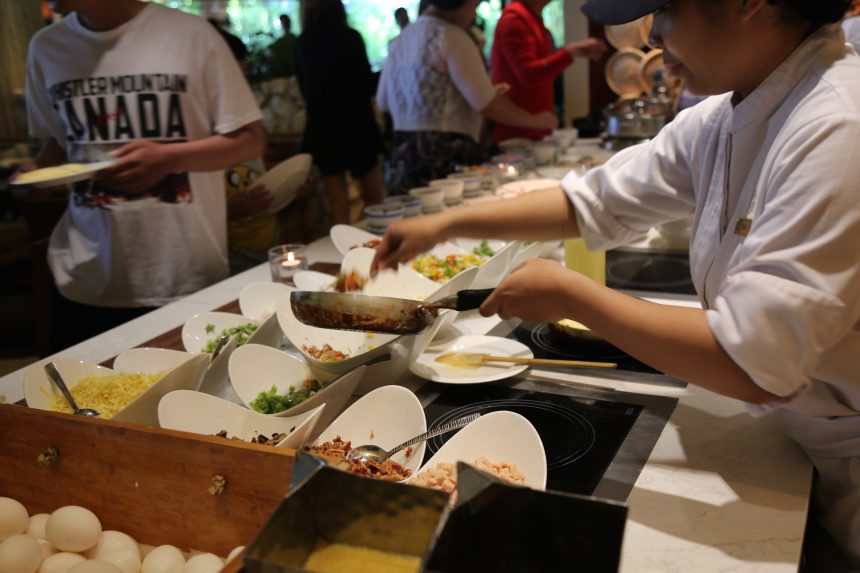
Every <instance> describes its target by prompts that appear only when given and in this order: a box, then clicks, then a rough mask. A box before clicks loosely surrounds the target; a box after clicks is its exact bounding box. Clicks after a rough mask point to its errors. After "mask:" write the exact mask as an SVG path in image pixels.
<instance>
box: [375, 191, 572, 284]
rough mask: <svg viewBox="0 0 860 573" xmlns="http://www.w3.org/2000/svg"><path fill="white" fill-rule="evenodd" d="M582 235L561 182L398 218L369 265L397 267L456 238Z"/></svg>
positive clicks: (530, 238)
mask: <svg viewBox="0 0 860 573" xmlns="http://www.w3.org/2000/svg"><path fill="white" fill-rule="evenodd" d="M578 236H579V227H578V225H577V223H576V216H575V214H574V207H573V205H572V204H571V202H570V201H569V200H568V199H567V196H566V195H565V193H564V191H562V189H561V188H560V187H553V188H549V189H543V190H539V191H534V192H532V193H529V194H528V195H524V196H522V197H517V198H514V199H505V200H501V201H494V202H493V203H490V204H483V205H472V206H469V207H461V208H459V209H450V210H446V211H443V212H441V213H436V214H434V215H428V216H425V217H418V218H415V219H407V220H402V221H396V222H394V223H392V224H391V225H390V226H389V227H388V231H387V232H386V233H385V236H384V237H383V238H382V242H381V243H380V244H379V246H377V248H376V257H375V258H374V260H373V264H372V266H371V270H372V272H373V273H375V272H376V271H377V270H378V269H385V268H397V264H398V263H402V262H406V261H408V260H410V259H412V258H413V257H416V256H418V255H420V254H421V253H424V252H426V251H428V250H430V249H432V248H433V246H434V245H436V244H437V243H441V242H443V241H446V240H448V239H453V238H457V237H464V238H475V239H511V240H513V239H521V240H526V241H550V240H554V239H563V238H575V237H578Z"/></svg>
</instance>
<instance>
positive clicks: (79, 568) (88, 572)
mask: <svg viewBox="0 0 860 573" xmlns="http://www.w3.org/2000/svg"><path fill="white" fill-rule="evenodd" d="M66 573H122V570H121V569H120V568H119V567H117V566H116V565H112V564H110V563H106V562H104V561H98V560H90V561H84V562H83V563H78V564H77V565H72V567H71V568H70V569H69V570H68V571H67V572H66Z"/></svg>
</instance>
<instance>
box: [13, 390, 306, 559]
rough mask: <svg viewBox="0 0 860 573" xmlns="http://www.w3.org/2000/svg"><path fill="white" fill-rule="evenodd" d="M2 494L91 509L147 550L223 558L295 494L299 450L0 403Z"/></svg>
mask: <svg viewBox="0 0 860 573" xmlns="http://www.w3.org/2000/svg"><path fill="white" fill-rule="evenodd" d="M0 440H2V446H1V447H0V495H2V496H7V497H11V498H13V499H17V500H18V501H20V502H21V503H23V504H24V506H25V507H26V508H27V510H28V511H29V512H30V514H31V515H33V514H36V513H50V512H52V511H54V510H55V509H57V508H59V507H61V506H64V505H81V506H83V507H86V508H88V509H90V510H92V511H93V512H94V513H95V514H96V515H97V516H98V517H99V519H100V520H101V522H102V526H103V528H104V529H106V530H107V529H116V530H119V531H123V532H126V533H128V534H129V535H131V536H132V537H134V538H135V539H136V540H138V541H139V542H141V543H145V544H148V545H161V544H170V545H175V546H177V547H179V548H182V549H186V550H188V549H195V550H201V551H211V552H213V553H215V554H216V555H221V556H222V557H223V556H226V555H227V554H228V553H229V552H230V551H231V550H232V549H233V548H235V547H236V546H238V545H246V544H248V543H249V542H250V541H251V539H252V538H253V537H254V535H255V534H256V533H257V531H258V530H259V529H260V527H261V526H262V525H263V523H264V522H265V520H266V519H267V518H268V516H269V514H271V512H272V511H273V510H274V509H275V508H276V507H277V505H278V503H279V502H280V501H281V499H282V498H283V496H284V494H285V493H286V492H287V490H288V489H289V481H290V475H291V472H292V467H293V461H294V457H295V450H291V449H287V448H273V447H271V446H261V445H257V444H250V443H246V442H240V441H238V440H226V439H223V438H217V437H210V436H198V435H194V434H188V433H184V432H176V431H172V430H164V429H161V428H148V427H145V426H138V425H133V424H125V423H122V422H114V421H111V420H94V419H90V418H82V417H80V416H72V415H70V414H57V413H54V412H47V411H44V410H35V409H30V408H25V407H21V406H15V405H0Z"/></svg>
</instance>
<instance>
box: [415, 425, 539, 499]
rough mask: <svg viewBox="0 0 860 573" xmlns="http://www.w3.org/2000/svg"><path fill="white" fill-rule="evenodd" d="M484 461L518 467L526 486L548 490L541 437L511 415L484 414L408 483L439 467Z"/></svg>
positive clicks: (440, 449) (462, 431) (430, 460)
mask: <svg viewBox="0 0 860 573" xmlns="http://www.w3.org/2000/svg"><path fill="white" fill-rule="evenodd" d="M481 457H487V458H490V459H492V460H493V461H495V462H509V463H512V464H516V466H517V469H518V470H519V471H521V472H523V474H524V475H525V484H524V485H526V486H528V487H530V488H532V489H537V490H543V489H545V488H546V453H545V452H544V449H543V442H542V441H541V439H540V435H539V434H538V432H537V430H536V429H535V427H534V426H533V425H532V424H531V422H529V421H528V420H527V419H525V418H524V417H523V416H521V415H519V414H517V413H514V412H508V411H498V412H490V413H488V414H484V415H482V416H481V417H480V418H478V419H477V420H475V421H474V422H472V423H471V424H469V425H468V426H466V427H465V428H463V429H462V430H459V431H458V432H457V433H456V434H454V435H453V436H452V437H451V438H450V439H449V440H448V441H447V442H445V443H444V444H443V445H442V447H441V448H439V451H437V452H436V453H435V454H434V455H433V457H431V458H430V459H429V460H427V463H426V464H424V465H423V466H421V468H420V469H419V470H418V471H417V472H415V474H413V476H411V477H410V478H409V479H408V480H407V482H409V481H411V480H412V478H414V477H415V475H416V474H419V473H421V472H423V471H424V470H427V469H429V468H433V467H435V466H436V464H439V463H456V462H466V463H468V464H471V463H474V462H475V460H477V459H478V458H481Z"/></svg>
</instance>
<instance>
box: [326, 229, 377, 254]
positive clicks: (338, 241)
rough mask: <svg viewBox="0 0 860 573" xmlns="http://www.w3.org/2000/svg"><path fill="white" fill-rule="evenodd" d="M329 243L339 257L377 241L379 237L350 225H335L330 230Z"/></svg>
mask: <svg viewBox="0 0 860 573" xmlns="http://www.w3.org/2000/svg"><path fill="white" fill-rule="evenodd" d="M330 235H331V242H332V243H334V246H335V248H336V249H337V250H338V252H339V253H340V254H341V255H346V254H347V253H348V252H349V251H350V250H352V249H355V248H358V247H361V246H363V245H364V244H365V243H367V242H368V241H378V240H379V237H378V236H377V235H374V234H373V233H368V232H367V231H365V230H364V229H359V228H358V227H353V226H352V225H335V226H334V227H332V228H331V232H330Z"/></svg>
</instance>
